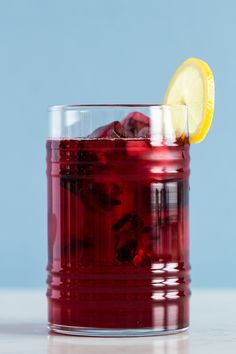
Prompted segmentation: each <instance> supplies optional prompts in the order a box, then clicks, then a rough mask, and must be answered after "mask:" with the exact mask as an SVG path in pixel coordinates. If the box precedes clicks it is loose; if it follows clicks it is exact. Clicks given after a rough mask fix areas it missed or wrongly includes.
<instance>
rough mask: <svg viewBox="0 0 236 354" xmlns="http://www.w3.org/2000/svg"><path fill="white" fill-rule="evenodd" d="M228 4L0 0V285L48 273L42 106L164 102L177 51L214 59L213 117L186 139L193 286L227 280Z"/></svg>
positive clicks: (232, 263) (235, 218)
mask: <svg viewBox="0 0 236 354" xmlns="http://www.w3.org/2000/svg"><path fill="white" fill-rule="evenodd" d="M235 12H236V2H235V1H234V0H232V1H229V0H225V1H224V2H223V3H222V2H221V1H217V0H207V1H206V0H198V1H189V0H186V1H185V0H178V1H176V0H172V1H171V0H169V1H163V0H160V1H158V0H93V1H92V0H84V1H79V0H66V1H58V0H57V1H56V0H50V1H45V0H44V1H43V0H41V1H36V0H35V1H34V0H31V1H26V0H21V1H11V0H8V1H1V2H0V102H1V114H0V117H1V126H0V131H1V139H0V147H1V149H0V151H1V159H0V164H1V170H0V182H1V192H0V195H1V203H0V238H1V240H0V286H1V287H42V286H44V284H45V278H46V272H45V267H46V254H47V253H46V240H47V234H46V176H45V139H46V135H47V106H48V105H51V104H63V103H89V102H90V103H91V102H92V103H114V102H116V103H118V102H120V103H154V102H161V100H162V97H163V94H164V91H165V89H166V87H167V84H168V81H169V79H170V77H171V75H172V73H173V71H174V70H175V68H176V67H177V66H178V65H179V64H180V63H181V62H182V61H183V60H185V59H186V58H188V57H191V56H195V57H200V58H202V59H204V60H206V61H207V62H209V64H210V65H211V67H212V69H213V71H214V73H215V81H216V110H215V117H214V123H213V126H212V128H211V131H210V133H209V135H208V137H207V139H206V140H205V141H204V142H203V143H202V144H200V145H195V146H192V150H191V154H192V161H191V169H192V174H191V263H192V267H193V269H192V278H193V286H195V287H234V286H235V285H236V277H235V276H234V272H235V270H236V256H235V254H236V232H235V223H236V205H235V198H236V190H235V185H236V183H235V174H236V158H235V131H236V117H235V107H234V104H235V86H236V84H235V81H236V62H235V56H236V47H235V34H236V21H235Z"/></svg>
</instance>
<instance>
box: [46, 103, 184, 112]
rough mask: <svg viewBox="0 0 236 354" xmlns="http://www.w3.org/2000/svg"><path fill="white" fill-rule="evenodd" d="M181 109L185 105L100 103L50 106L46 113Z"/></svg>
mask: <svg viewBox="0 0 236 354" xmlns="http://www.w3.org/2000/svg"><path fill="white" fill-rule="evenodd" d="M136 107H137V108H146V109H148V108H152V107H154V108H157V109H158V108H159V109H162V108H183V109H186V108H187V105H185V104H162V103H154V104H150V103H137V104H135V103H117V104H113V103H102V104H91V103H88V104H65V105H51V106H49V107H48V111H49V112H52V111H61V112H62V111H70V110H80V109H88V110H89V109H91V110H93V109H96V108H97V109H101V108H104V109H111V108H119V109H122V108H123V109H127V108H136Z"/></svg>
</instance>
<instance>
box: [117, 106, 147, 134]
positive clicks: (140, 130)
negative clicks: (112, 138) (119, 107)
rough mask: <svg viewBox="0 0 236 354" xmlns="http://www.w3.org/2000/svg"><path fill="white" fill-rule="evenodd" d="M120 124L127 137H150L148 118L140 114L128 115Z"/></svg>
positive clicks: (132, 113)
mask: <svg viewBox="0 0 236 354" xmlns="http://www.w3.org/2000/svg"><path fill="white" fill-rule="evenodd" d="M121 124H122V126H123V127H124V128H125V131H126V133H127V134H128V135H129V137H135V138H136V137H147V136H149V135H150V133H149V128H150V118H149V117H148V116H146V115H145V114H142V113H140V112H131V113H129V114H128V115H127V116H126V117H125V118H124V119H123V120H122V121H121ZM144 129H145V130H144Z"/></svg>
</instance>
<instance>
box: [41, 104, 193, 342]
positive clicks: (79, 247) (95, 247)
mask: <svg viewBox="0 0 236 354" xmlns="http://www.w3.org/2000/svg"><path fill="white" fill-rule="evenodd" d="M49 119H50V135H49V138H48V141H47V177H48V268H47V270H48V281H47V283H48V291H47V297H48V317H49V328H50V329H51V330H53V331H55V332H58V333H64V334H77V335H96V336H126V335H127V336H129V335H132V336H141V335H157V334H167V333H173V332H179V331H182V330H184V329H186V328H187V327H188V325H189V295H190V290H189V282H190V278H189V270H190V266H189V218H188V210H189V207H188V194H189V181H188V178H189V143H188V129H187V127H188V124H187V123H188V121H187V110H186V107H185V106H181V105H179V106H165V105H137V106H133V105H100V106H95V105H89V106H85V105H84V106H83V105H74V106H72V105H71V106H54V107H51V108H50V109H49ZM177 121H178V124H176V122H177ZM177 126H178V127H181V129H180V128H178V129H177Z"/></svg>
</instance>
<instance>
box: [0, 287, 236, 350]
mask: <svg viewBox="0 0 236 354" xmlns="http://www.w3.org/2000/svg"><path fill="white" fill-rule="evenodd" d="M46 316H47V305H46V298H45V296H44V291H42V290H15V291H13V290H0V354H13V353H14V354H36V353H37V354H46V353H47V354H74V353H76V354H121V353H122V354H124V353H125V354H127V353H128V354H129V353H134V354H146V353H147V354H195V353H197V354H219V353H220V354H222V353H224V354H231V353H232V354H235V353H236V290H201V291H200V290H194V291H193V295H192V301H191V327H190V330H189V331H188V332H185V333H181V334H175V335H168V336H159V337H146V338H117V339H115V338H86V337H72V336H62V335H49V334H48V331H47V325H46V321H47V318H46Z"/></svg>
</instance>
